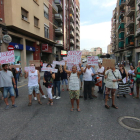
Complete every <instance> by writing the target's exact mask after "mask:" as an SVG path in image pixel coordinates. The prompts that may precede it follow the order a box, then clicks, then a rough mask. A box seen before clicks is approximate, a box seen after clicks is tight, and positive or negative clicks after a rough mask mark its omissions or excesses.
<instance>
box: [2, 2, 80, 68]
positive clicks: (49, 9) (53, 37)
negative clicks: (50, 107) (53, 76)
mask: <svg viewBox="0 0 140 140" xmlns="http://www.w3.org/2000/svg"><path fill="white" fill-rule="evenodd" d="M2 2H3V3H2V4H0V6H2V7H3V9H2V8H1V7H0V18H3V19H4V20H3V21H4V24H5V25H6V28H7V29H8V34H9V35H10V36H11V37H12V42H11V43H10V44H6V45H7V46H8V45H12V46H14V48H15V50H14V52H15V60H16V62H17V61H21V65H22V68H24V67H25V66H28V65H29V61H30V60H43V61H46V62H50V63H51V62H52V61H53V60H61V59H62V57H61V50H66V51H69V50H71V49H70V47H71V39H73V40H74V44H73V45H72V46H73V49H72V50H76V49H77V47H76V43H77V40H76V38H77V37H78V34H76V31H77V30H76V29H77V28H76V25H77V24H76V21H77V19H78V18H80V16H79V17H77V16H76V14H77V12H76V9H77V8H76V7H78V9H79V11H80V8H79V7H80V4H79V5H78V4H77V1H76V0H24V1H23V0H14V1H13V0H2ZM78 2H79V1H78ZM71 6H73V9H74V12H73V14H72V15H73V17H75V18H74V20H72V19H71V11H70V7H71ZM2 10H3V13H2ZM79 11H78V12H79ZM1 13H2V14H1ZM78 20H79V19H78ZM70 21H72V23H73V27H74V28H73V30H72V27H71V24H70ZM79 30H80V24H79ZM71 31H73V32H74V33H73V35H72V36H71ZM79 36H80V35H79ZM71 37H72V38H71ZM79 42H80V40H79ZM2 45H3V44H2ZM7 46H6V47H1V48H3V49H1V51H7ZM79 48H80V46H79Z"/></svg>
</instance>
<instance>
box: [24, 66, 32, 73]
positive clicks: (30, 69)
mask: <svg viewBox="0 0 140 140" xmlns="http://www.w3.org/2000/svg"><path fill="white" fill-rule="evenodd" d="M24 70H25V71H26V72H29V71H32V72H34V71H35V67H34V66H30V67H25V68H24Z"/></svg>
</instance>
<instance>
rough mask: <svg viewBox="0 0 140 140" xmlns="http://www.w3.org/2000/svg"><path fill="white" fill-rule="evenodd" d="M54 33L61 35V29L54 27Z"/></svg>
mask: <svg viewBox="0 0 140 140" xmlns="http://www.w3.org/2000/svg"><path fill="white" fill-rule="evenodd" d="M55 34H56V35H63V30H62V28H58V29H55Z"/></svg>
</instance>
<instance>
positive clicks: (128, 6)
mask: <svg viewBox="0 0 140 140" xmlns="http://www.w3.org/2000/svg"><path fill="white" fill-rule="evenodd" d="M137 5H138V4H137V0H117V4H116V8H115V9H114V11H113V17H112V18H113V23H114V24H113V25H114V26H113V27H112V32H113V33H114V34H111V44H112V51H113V53H114V54H115V57H116V61H117V62H119V61H122V60H125V61H129V62H130V63H132V64H134V65H135V64H137V62H136V61H137V58H136V56H137V55H136V50H137V48H136V46H137V45H136V41H135V39H136V36H135V31H136V27H137V26H138V25H137V26H136V23H137V24H138V21H137V14H135V13H137V12H136V9H137V8H138V6H137ZM137 28H138V27H137Z"/></svg>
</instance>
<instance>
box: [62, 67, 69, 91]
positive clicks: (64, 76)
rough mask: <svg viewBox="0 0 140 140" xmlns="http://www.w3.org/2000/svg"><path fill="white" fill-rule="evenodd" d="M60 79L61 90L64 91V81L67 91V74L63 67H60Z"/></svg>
mask: <svg viewBox="0 0 140 140" xmlns="http://www.w3.org/2000/svg"><path fill="white" fill-rule="evenodd" d="M61 80H62V91H64V83H65V85H66V88H67V91H68V90H69V89H68V75H67V73H66V72H65V71H64V67H62V73H61Z"/></svg>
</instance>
